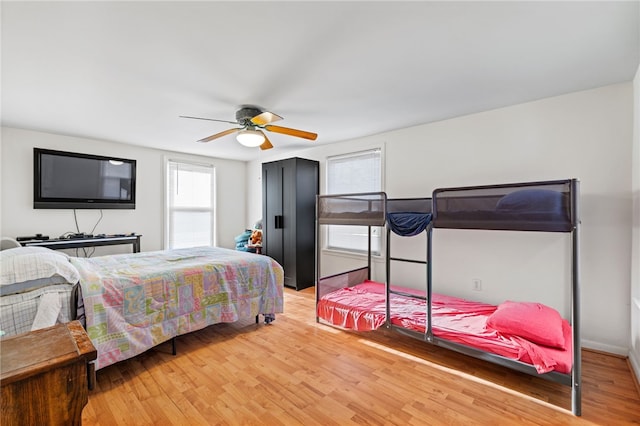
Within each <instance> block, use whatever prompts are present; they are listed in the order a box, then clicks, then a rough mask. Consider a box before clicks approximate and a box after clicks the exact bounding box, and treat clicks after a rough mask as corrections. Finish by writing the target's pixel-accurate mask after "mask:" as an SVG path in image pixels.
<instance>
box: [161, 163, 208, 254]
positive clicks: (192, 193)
mask: <svg viewBox="0 0 640 426" xmlns="http://www.w3.org/2000/svg"><path fill="white" fill-rule="evenodd" d="M166 173H167V176H166V191H167V194H166V212H165V221H166V222H165V229H166V238H165V248H170V249H172V248H183V247H197V246H213V245H215V239H214V235H215V229H214V225H215V168H214V167H213V165H207V164H193V163H186V162H181V161H174V160H167V165H166Z"/></svg>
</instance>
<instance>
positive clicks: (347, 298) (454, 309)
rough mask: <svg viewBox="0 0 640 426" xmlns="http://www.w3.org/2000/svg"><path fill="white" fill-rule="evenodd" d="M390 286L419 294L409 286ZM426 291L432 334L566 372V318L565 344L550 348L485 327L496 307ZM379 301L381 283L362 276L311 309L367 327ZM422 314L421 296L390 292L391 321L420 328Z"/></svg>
mask: <svg viewBox="0 0 640 426" xmlns="http://www.w3.org/2000/svg"><path fill="white" fill-rule="evenodd" d="M393 288H394V290H401V291H404V292H407V293H411V294H416V295H421V293H420V292H417V291H415V290H411V289H405V288H400V287H393ZM422 295H424V294H423V293H422ZM432 296H433V297H432V299H433V302H432V320H433V324H432V330H433V334H434V335H435V336H436V337H439V338H442V339H446V340H449V341H452V342H457V343H462V344H465V345H467V346H471V347H474V348H477V349H482V350H484V351H487V352H491V353H495V354H498V355H502V356H504V357H506V358H510V359H515V360H519V361H521V362H524V363H527V364H531V365H533V366H534V367H535V368H536V370H537V372H538V373H540V374H542V373H547V372H550V371H557V372H560V373H566V374H568V373H570V372H571V365H572V360H573V356H572V352H571V342H572V337H571V326H570V325H569V323H568V321H566V320H564V319H563V320H562V328H563V330H562V331H563V333H564V337H565V341H566V349H558V348H551V347H547V346H543V345H539V344H536V343H533V342H531V341H529V340H526V339H524V338H522V337H519V336H514V335H507V334H503V333H500V332H498V331H496V330H494V329H492V328H491V327H488V326H487V325H486V323H487V319H488V318H489V316H490V315H491V314H492V313H493V312H495V311H496V309H497V307H496V306H494V305H489V304H486V303H480V302H473V301H468V300H464V299H460V298H457V297H451V296H444V295H440V294H433V295H432ZM385 307H386V304H385V290H384V284H381V283H377V282H373V281H365V282H364V283H362V284H358V285H356V286H354V287H349V288H342V289H339V290H336V291H334V292H331V293H329V294H327V295H325V296H324V297H322V298H321V299H320V301H319V302H318V306H317V311H318V316H319V317H320V318H322V319H323V320H325V321H327V322H329V323H331V324H333V325H337V326H340V327H343V328H348V329H353V330H358V331H370V330H375V329H377V328H378V327H380V326H381V325H383V324H384V323H385V309H386V308H385ZM426 316H427V308H426V302H425V301H423V300H419V299H412V298H408V297H404V296H399V295H391V322H392V323H393V324H394V325H398V326H401V327H404V328H407V329H411V330H415V331H419V332H422V333H424V331H425V327H426V326H425V324H426Z"/></svg>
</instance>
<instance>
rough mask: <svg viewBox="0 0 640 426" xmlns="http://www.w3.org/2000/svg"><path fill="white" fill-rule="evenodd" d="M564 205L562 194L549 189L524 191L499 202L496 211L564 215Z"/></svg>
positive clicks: (512, 194) (509, 195)
mask: <svg viewBox="0 0 640 426" xmlns="http://www.w3.org/2000/svg"><path fill="white" fill-rule="evenodd" d="M564 205H565V203H564V195H563V193H562V192H558V191H551V190H549V189H522V190H519V191H514V192H512V193H510V194H507V195H505V196H504V197H502V198H501V199H500V200H498V203H497V204H496V210H503V211H504V210H510V211H535V212H541V211H542V212H554V213H562V212H564V211H565V208H564Z"/></svg>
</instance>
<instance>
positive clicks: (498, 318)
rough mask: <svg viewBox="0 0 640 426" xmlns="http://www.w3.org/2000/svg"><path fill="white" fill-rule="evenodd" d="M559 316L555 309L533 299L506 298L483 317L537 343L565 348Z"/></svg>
mask: <svg viewBox="0 0 640 426" xmlns="http://www.w3.org/2000/svg"><path fill="white" fill-rule="evenodd" d="M563 321H564V320H563V319H562V317H561V316H560V314H559V313H558V311H556V310H555V309H553V308H551V307H549V306H546V305H543V304H542V303H534V302H512V301H506V302H504V303H502V304H500V305H499V306H498V309H496V311H495V312H494V313H493V314H491V315H490V316H489V318H488V319H487V326H489V327H491V328H493V329H494V330H497V331H499V332H500V333H503V334H511V335H516V336H520V337H522V338H524V339H527V340H529V341H531V342H533V343H537V344H539V345H544V346H550V347H552V348H558V349H565V339H564V334H563V332H562V323H563Z"/></svg>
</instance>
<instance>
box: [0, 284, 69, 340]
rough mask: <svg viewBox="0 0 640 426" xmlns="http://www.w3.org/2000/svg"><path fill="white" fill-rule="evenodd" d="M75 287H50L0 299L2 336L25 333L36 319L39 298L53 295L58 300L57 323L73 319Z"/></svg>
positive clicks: (63, 285)
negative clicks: (59, 307) (59, 306)
mask: <svg viewBox="0 0 640 426" xmlns="http://www.w3.org/2000/svg"><path fill="white" fill-rule="evenodd" d="M74 292H75V286H73V285H69V284H59V285H50V286H47V287H42V288H39V289H37V290H33V291H29V292H26V293H20V294H12V295H9V296H2V297H0V330H1V331H2V332H3V335H4V336H12V335H15V334H20V333H26V332H28V331H30V330H31V326H32V325H33V322H34V320H35V318H36V313H37V312H38V306H39V305H40V301H41V298H42V297H43V296H44V295H46V294H53V295H55V296H57V297H58V298H59V299H60V305H61V309H60V313H59V315H58V318H57V322H59V323H65V322H69V321H71V320H72V319H74V318H75V313H73V312H72V305H73V300H74V299H75V297H74Z"/></svg>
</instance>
